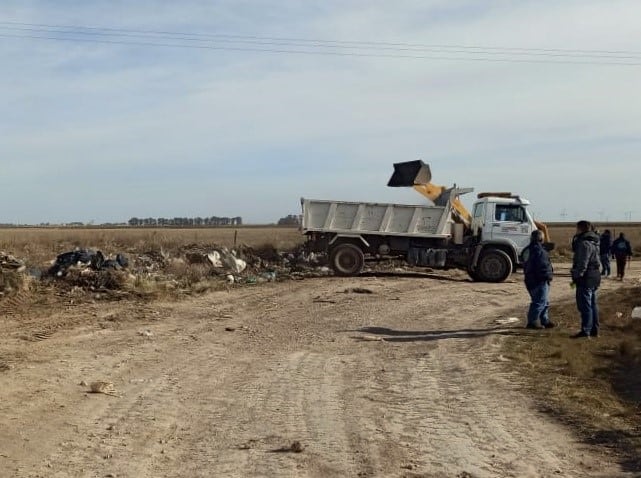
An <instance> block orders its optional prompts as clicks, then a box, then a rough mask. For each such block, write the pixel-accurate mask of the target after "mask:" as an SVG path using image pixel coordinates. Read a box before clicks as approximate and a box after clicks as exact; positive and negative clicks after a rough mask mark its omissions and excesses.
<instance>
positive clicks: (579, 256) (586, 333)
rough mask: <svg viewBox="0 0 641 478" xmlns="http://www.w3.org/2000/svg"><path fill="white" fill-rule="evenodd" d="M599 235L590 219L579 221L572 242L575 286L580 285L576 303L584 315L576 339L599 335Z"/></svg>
mask: <svg viewBox="0 0 641 478" xmlns="http://www.w3.org/2000/svg"><path fill="white" fill-rule="evenodd" d="M599 244H600V239H599V235H598V234H596V233H595V232H593V231H592V225H591V224H590V223H589V222H588V221H579V222H578V223H577V224H576V236H575V237H574V240H573V242H572V249H573V250H574V257H573V259H572V270H571V271H570V273H571V275H572V285H573V286H574V287H576V306H577V309H578V310H579V313H580V314H581V331H580V332H579V333H577V334H576V335H573V338H583V337H587V338H589V337H597V336H598V335H599V308H598V304H597V290H598V288H599V286H600V285H601V273H600V269H601V263H600V261H599Z"/></svg>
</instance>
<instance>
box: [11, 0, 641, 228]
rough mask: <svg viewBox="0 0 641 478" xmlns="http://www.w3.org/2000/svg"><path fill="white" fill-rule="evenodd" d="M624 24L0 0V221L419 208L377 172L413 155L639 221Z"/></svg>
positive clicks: (548, 6)
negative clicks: (310, 204)
mask: <svg viewBox="0 0 641 478" xmlns="http://www.w3.org/2000/svg"><path fill="white" fill-rule="evenodd" d="M639 18H641V2H639V1H638V0H628V1H626V0H620V1H618V0H598V1H597V0H576V1H575V0H566V1H563V2H558V1H552V0H532V1H527V0H523V1H507V0H488V1H484V2H478V1H476V0H398V1H395V2H390V1H388V0H368V1H365V0H362V1H361V0H352V1H349V0H341V1H339V0H326V1H323V2H306V1H299V0H279V1H267V0H255V1H249V0H219V1H213V0H185V1H181V2H170V1H152V0H138V1H136V2H130V1H125V0H109V1H106V0H105V1H91V0H58V1H56V2H52V1H45V0H42V1H37V0H3V1H2V2H1V3H0V171H1V174H0V201H1V203H2V204H3V207H2V208H1V209H0V223H21V224H38V223H41V222H51V223H59V222H71V221H82V222H89V221H94V222H96V223H103V222H121V221H126V220H127V219H129V218H130V217H192V216H242V217H243V219H244V221H245V222H247V223H270V222H275V221H277V220H278V218H280V217H282V216H285V215H287V214H298V213H300V198H301V197H305V198H313V199H335V200H346V201H376V202H395V203H410V204H420V203H422V202H423V201H424V199H423V198H422V197H421V196H419V195H417V193H415V192H414V191H412V190H411V189H397V188H387V187H386V184H387V181H388V179H389V177H390V176H391V173H392V171H393V168H392V165H393V163H396V162H403V161H412V160H415V159H423V160H424V161H425V162H426V163H428V164H429V165H430V166H431V169H432V175H433V182H434V183H437V184H442V185H447V186H451V185H453V184H454V183H456V184H457V185H458V186H462V187H473V188H475V191H476V192H481V191H488V190H489V191H496V190H500V191H512V192H514V193H518V194H520V195H522V196H524V197H527V198H528V199H529V200H530V201H531V202H532V206H531V209H532V211H533V212H534V214H535V216H537V217H538V218H541V219H543V220H548V221H558V220H561V219H565V220H568V221H569V220H578V219H582V218H587V219H590V220H595V221H598V220H612V221H615V220H617V221H620V220H624V219H626V218H631V219H633V220H637V221H638V220H641V188H640V187H639V184H640V181H639V178H640V176H641V162H640V161H639V160H640V157H641V89H640V87H639V85H641V29H639V28H638V22H639ZM34 25H35V26H34ZM37 25H50V26H56V29H57V30H64V29H63V28H62V29H61V28H60V27H59V26H67V27H69V26H72V27H74V28H73V29H69V28H67V29H66V30H64V31H66V32H67V33H65V34H62V33H51V28H52V27H47V28H48V29H49V31H48V32H44V29H45V27H42V26H37ZM81 27H93V28H100V29H112V30H95V29H94V30H87V29H84V28H81ZM116 30H119V31H116ZM150 31H154V32H173V33H180V34H181V35H173V36H168V35H165V36H161V35H156V36H154V37H150V36H149V35H150V34H148V33H147V34H145V35H146V36H144V37H142V39H141V33H140V32H150ZM43 32H44V33H43ZM69 32H71V33H69ZM79 32H80V33H79ZM137 32H138V33H137ZM96 33H99V35H97V34H96ZM106 33H107V34H106ZM185 34H191V35H199V36H197V37H190V38H191V39H190V40H185V38H187V37H186V36H185ZM136 35H137V36H136ZM34 36H41V37H42V36H45V37H50V38H49V39H43V38H30V37H34ZM61 37H64V38H67V40H53V39H51V38H61ZM181 38H182V39H181ZM267 38H269V39H282V38H286V39H296V42H294V41H293V40H288V41H289V43H284V42H283V41H281V40H278V41H276V40H265V39H267ZM87 40H89V41H87ZM96 40H99V41H96ZM204 40H207V41H204ZM306 40H317V41H318V40H320V41H322V42H331V43H311V42H309V41H308V42H305V41H306ZM104 41H107V42H106V43H105V42H104ZM346 42H351V43H346ZM353 42H361V43H353ZM159 43H162V44H164V45H167V44H171V45H176V44H179V45H181V46H180V47H177V46H158V44H159ZM194 45H199V46H200V47H199V48H194V47H193V46H194ZM309 45H312V46H311V47H310V46H309ZM314 45H316V46H314ZM318 45H334V46H333V47H332V48H328V47H322V48H320V47H318ZM408 45H423V46H422V47H420V48H419V47H415V46H411V47H410V46H408ZM439 45H440V46H439ZM185 46H188V47H185ZM346 46H351V47H353V46H360V47H361V48H359V49H354V48H346ZM437 46H439V47H437ZM202 47H204V48H202ZM488 48H494V50H488ZM508 48H509V49H521V50H511V54H510V55H505V54H504V53H505V51H506V50H501V49H508ZM256 50H280V52H279V53H276V52H268V51H256ZM292 50H295V51H306V52H307V53H304V54H301V53H291V51H292ZM560 50H574V52H573V53H572V56H570V54H569V53H567V52H565V51H560ZM587 50H590V51H591V52H588V51H587ZM596 50H598V51H599V52H623V53H616V54H614V53H597V52H595V51H596ZM330 52H333V53H337V52H338V53H342V54H343V55H335V54H327V53H330ZM497 52H498V53H501V52H502V53H503V54H501V55H498V54H497ZM345 53H347V54H345ZM613 55H614V56H613ZM488 59H491V60H496V59H501V60H509V61H487V60H488ZM604 63H618V64H604ZM474 197H475V196H473V195H468V196H466V198H465V201H466V202H467V203H468V204H471V202H472V201H473V199H474Z"/></svg>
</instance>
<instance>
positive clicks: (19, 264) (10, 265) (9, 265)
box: [0, 252, 26, 272]
mask: <svg viewBox="0 0 641 478" xmlns="http://www.w3.org/2000/svg"><path fill="white" fill-rule="evenodd" d="M0 269H2V270H10V271H15V272H23V271H24V270H25V269H26V266H25V264H24V262H23V261H21V260H20V259H17V258H15V257H13V256H12V255H10V254H6V253H4V252H0Z"/></svg>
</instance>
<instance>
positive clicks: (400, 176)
mask: <svg viewBox="0 0 641 478" xmlns="http://www.w3.org/2000/svg"><path fill="white" fill-rule="evenodd" d="M431 180H432V172H431V171H430V167H429V166H428V165H427V164H425V163H424V162H423V161H421V160H420V159H419V160H418V161H407V162H405V163H396V164H394V174H392V178H391V179H390V180H389V182H388V183H387V185H388V186H389V187H392V188H403V187H412V186H417V185H420V184H429V182H430V181H431Z"/></svg>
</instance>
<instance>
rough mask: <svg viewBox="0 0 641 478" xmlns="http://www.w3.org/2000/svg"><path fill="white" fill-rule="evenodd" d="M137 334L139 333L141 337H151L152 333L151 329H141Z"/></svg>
mask: <svg viewBox="0 0 641 478" xmlns="http://www.w3.org/2000/svg"><path fill="white" fill-rule="evenodd" d="M138 335H140V336H141V337H147V338H149V337H153V336H154V333H153V332H152V331H151V330H141V331H139V332H138Z"/></svg>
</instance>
